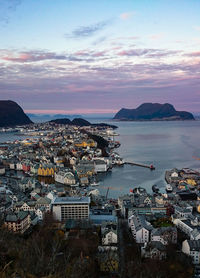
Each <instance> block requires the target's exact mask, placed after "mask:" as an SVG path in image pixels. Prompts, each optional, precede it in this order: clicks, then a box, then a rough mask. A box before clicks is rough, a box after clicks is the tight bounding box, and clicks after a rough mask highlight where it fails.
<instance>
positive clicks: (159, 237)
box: [151, 227, 177, 245]
mask: <svg viewBox="0 0 200 278" xmlns="http://www.w3.org/2000/svg"><path fill="white" fill-rule="evenodd" d="M151 241H155V242H161V243H162V244H163V245H167V244H169V243H173V244H176V243H177V229H176V227H160V228H156V229H153V230H152V232H151Z"/></svg>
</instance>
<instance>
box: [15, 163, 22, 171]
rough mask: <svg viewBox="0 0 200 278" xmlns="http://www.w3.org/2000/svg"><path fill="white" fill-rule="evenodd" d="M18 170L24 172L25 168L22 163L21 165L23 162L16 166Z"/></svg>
mask: <svg viewBox="0 0 200 278" xmlns="http://www.w3.org/2000/svg"><path fill="white" fill-rule="evenodd" d="M16 169H17V170H18V171H22V170H23V167H22V163H21V162H17V164H16Z"/></svg>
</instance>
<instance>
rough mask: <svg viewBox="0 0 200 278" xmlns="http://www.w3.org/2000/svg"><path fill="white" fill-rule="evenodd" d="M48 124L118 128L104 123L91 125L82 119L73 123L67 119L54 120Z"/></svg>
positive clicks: (76, 119)
mask: <svg viewBox="0 0 200 278" xmlns="http://www.w3.org/2000/svg"><path fill="white" fill-rule="evenodd" d="M49 123H55V124H60V125H76V126H80V127H83V126H93V127H102V128H113V129H116V128H118V127H117V126H116V125H109V124H105V123H97V124H96V123H95V124H92V123H90V122H88V121H87V120H85V119H82V118H75V119H74V120H73V121H70V120H69V119H68V118H64V119H55V120H51V121H49Z"/></svg>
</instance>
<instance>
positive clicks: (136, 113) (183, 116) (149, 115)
mask: <svg viewBox="0 0 200 278" xmlns="http://www.w3.org/2000/svg"><path fill="white" fill-rule="evenodd" d="M114 119H116V120H130V121H131V120H132V121H137V120H143V121H150V120H166V121H167V120H194V116H193V115H192V114H191V113H189V112H186V111H176V110H175V108H174V106H173V105H171V104H169V103H165V104H160V103H143V104H141V105H140V106H139V107H137V108H136V109H126V108H122V109H121V110H120V111H119V112H117V114H116V115H115V116H114Z"/></svg>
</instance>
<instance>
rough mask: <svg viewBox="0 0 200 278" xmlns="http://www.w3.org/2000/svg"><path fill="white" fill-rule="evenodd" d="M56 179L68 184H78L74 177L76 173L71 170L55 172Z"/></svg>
mask: <svg viewBox="0 0 200 278" xmlns="http://www.w3.org/2000/svg"><path fill="white" fill-rule="evenodd" d="M55 181H56V182H58V183H61V184H67V185H74V184H76V179H75V177H74V174H73V173H72V172H70V171H69V170H67V171H66V170H65V171H59V172H58V173H55Z"/></svg>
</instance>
